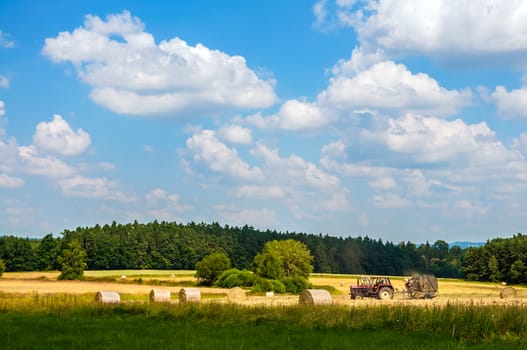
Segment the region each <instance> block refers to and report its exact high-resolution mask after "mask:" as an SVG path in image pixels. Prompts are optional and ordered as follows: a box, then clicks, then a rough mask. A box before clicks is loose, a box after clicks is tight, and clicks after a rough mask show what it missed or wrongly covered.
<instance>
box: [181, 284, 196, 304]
mask: <svg viewBox="0 0 527 350" xmlns="http://www.w3.org/2000/svg"><path fill="white" fill-rule="evenodd" d="M200 301H201V292H200V291H199V288H182V289H181V290H180V291H179V302H180V303H199V302H200Z"/></svg>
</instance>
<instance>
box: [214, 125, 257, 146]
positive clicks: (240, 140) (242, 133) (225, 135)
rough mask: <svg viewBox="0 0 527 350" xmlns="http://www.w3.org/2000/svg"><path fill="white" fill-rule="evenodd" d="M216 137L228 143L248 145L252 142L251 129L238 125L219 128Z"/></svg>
mask: <svg viewBox="0 0 527 350" xmlns="http://www.w3.org/2000/svg"><path fill="white" fill-rule="evenodd" d="M218 136H219V137H221V138H222V139H223V140H225V141H227V142H230V143H237V144H242V145H249V144H251V143H252V142H253V139H252V134H251V129H248V128H244V127H242V126H239V125H228V126H224V127H222V128H220V130H218Z"/></svg>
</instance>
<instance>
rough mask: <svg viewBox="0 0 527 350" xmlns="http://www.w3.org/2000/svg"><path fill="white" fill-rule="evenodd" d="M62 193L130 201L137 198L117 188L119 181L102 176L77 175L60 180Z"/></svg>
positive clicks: (73, 195) (72, 195)
mask: <svg viewBox="0 0 527 350" xmlns="http://www.w3.org/2000/svg"><path fill="white" fill-rule="evenodd" d="M58 184H59V186H60V189H61V190H62V193H64V195H66V196H71V197H82V198H98V199H106V200H113V201H118V202H124V203H129V202H133V201H135V200H137V198H136V197H135V196H128V195H126V194H124V193H122V192H121V191H119V190H117V187H118V182H117V181H111V180H108V179H106V178H105V177H102V178H87V177H84V176H82V175H76V176H73V177H69V178H64V179H60V180H59V181H58Z"/></svg>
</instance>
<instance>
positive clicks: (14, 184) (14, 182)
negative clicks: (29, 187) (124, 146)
mask: <svg viewBox="0 0 527 350" xmlns="http://www.w3.org/2000/svg"><path fill="white" fill-rule="evenodd" d="M22 186H24V180H22V179H20V178H17V177H12V176H9V175H7V174H0V188H1V187H4V188H19V187H22Z"/></svg>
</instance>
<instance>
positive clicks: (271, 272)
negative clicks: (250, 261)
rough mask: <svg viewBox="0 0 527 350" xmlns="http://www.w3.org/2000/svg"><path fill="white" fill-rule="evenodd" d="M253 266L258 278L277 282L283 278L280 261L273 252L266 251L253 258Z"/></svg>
mask: <svg viewBox="0 0 527 350" xmlns="http://www.w3.org/2000/svg"><path fill="white" fill-rule="evenodd" d="M254 265H255V267H256V274H257V275H258V276H260V277H263V278H267V279H275V280H277V279H280V278H282V277H283V276H284V268H283V266H282V260H281V258H280V256H279V255H278V253H277V252H275V251H272V250H269V249H267V250H264V251H263V252H262V253H260V254H257V255H256V256H255V257H254Z"/></svg>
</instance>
